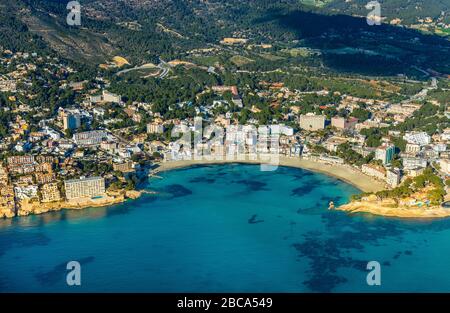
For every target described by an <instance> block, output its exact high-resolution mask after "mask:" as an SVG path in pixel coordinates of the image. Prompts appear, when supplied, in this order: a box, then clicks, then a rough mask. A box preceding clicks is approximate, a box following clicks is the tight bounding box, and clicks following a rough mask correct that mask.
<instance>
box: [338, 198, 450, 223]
mask: <svg viewBox="0 0 450 313" xmlns="http://www.w3.org/2000/svg"><path fill="white" fill-rule="evenodd" d="M336 210H337V211H343V212H347V213H370V214H373V215H378V216H385V217H397V218H403V219H405V218H409V219H414V218H416V219H436V218H446V217H450V210H449V209H445V208H443V207H441V206H431V207H426V208H417V207H406V206H399V207H390V206H387V205H383V203H380V202H377V201H354V202H350V203H348V204H344V205H342V206H340V207H339V208H337V209H336Z"/></svg>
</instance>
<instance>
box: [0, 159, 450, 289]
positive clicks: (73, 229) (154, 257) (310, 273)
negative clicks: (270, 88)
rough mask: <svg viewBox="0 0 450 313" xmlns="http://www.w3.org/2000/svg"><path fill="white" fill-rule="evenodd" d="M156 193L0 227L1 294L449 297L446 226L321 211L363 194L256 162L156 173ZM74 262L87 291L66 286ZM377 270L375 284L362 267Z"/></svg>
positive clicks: (449, 255) (449, 254) (324, 178)
mask: <svg viewBox="0 0 450 313" xmlns="http://www.w3.org/2000/svg"><path fill="white" fill-rule="evenodd" d="M159 175H161V176H163V177H164V178H163V179H156V178H155V179H152V180H151V181H150V182H149V185H148V188H149V189H151V190H156V191H158V192H159V194H158V195H144V196H143V197H142V198H140V199H138V200H135V201H129V202H127V203H124V204H121V205H116V206H113V207H109V208H95V209H87V210H82V211H70V210H65V211H61V212H54V213H48V214H44V215H41V216H31V217H25V218H17V219H13V220H1V221H0V291H3V292H5V291H6V292H12V291H20V292H28V291H39V292H47V291H48V292H50V291H56V292H59V291H64V292H65V291H68V292H76V291H113V292H114V291H122V292H132V291H137V292H139V291H140V292H146V291H147V292H244V291H247V292H251V291H252V292H263V291H267V292H348V291H353V292H378V291H380V292H389V291H400V292H406V291H427V292H428V291H450V271H449V270H448V266H449V264H450V245H449V244H448V242H449V240H450V220H449V219H443V220H437V221H423V220H422V221H421V220H414V221H411V220H408V221H404V220H399V219H392V218H383V217H374V216H372V215H369V214H357V215H348V214H346V213H343V212H336V211H329V210H327V207H328V203H329V202H330V201H331V200H332V201H334V202H335V203H336V204H337V205H339V204H343V203H345V202H347V201H348V199H349V197H350V196H351V195H352V194H355V193H358V192H359V191H358V190H357V189H355V188H354V187H353V186H350V185H349V184H347V183H344V182H342V181H339V180H337V179H335V178H332V177H329V176H325V175H323V174H317V173H312V172H309V171H306V170H302V169H295V168H287V167H280V168H279V169H278V170H276V171H274V172H262V171H260V167H259V166H257V165H242V164H227V165H211V166H197V167H192V168H187V169H180V170H174V171H170V172H164V173H160V174H159ZM72 260H75V261H79V262H80V263H81V267H82V269H81V278H82V285H81V286H79V287H69V286H67V285H66V277H65V276H66V274H67V272H68V271H67V270H66V264H67V263H68V262H69V261H72ZM369 261H378V262H379V263H380V264H381V282H382V285H381V286H368V285H367V283H366V276H367V274H368V272H369V271H368V270H366V265H367V263H368V262H369Z"/></svg>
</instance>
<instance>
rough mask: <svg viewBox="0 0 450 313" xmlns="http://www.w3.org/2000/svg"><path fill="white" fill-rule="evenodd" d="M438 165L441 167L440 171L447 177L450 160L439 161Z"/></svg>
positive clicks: (449, 172)
mask: <svg viewBox="0 0 450 313" xmlns="http://www.w3.org/2000/svg"><path fill="white" fill-rule="evenodd" d="M439 165H440V166H441V171H442V172H444V173H445V174H447V175H450V160H448V159H441V160H440V161H439Z"/></svg>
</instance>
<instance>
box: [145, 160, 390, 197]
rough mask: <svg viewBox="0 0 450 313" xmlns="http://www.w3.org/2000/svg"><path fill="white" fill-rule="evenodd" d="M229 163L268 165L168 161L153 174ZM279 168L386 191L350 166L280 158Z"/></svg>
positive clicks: (368, 190) (250, 161)
mask: <svg viewBox="0 0 450 313" xmlns="http://www.w3.org/2000/svg"><path fill="white" fill-rule="evenodd" d="M227 163H243V164H268V162H264V161H261V160H249V159H248V158H246V159H243V160H237V159H234V160H226V159H225V160H205V159H202V160H182V161H167V162H161V163H159V164H158V165H159V167H157V168H156V169H154V170H153V174H157V173H160V172H164V171H169V170H173V169H179V168H186V167H190V166H194V165H210V164H227ZM279 166H286V167H293V168H301V169H306V170H309V171H312V172H318V173H322V174H325V175H328V176H332V177H335V178H338V179H340V180H342V181H344V182H346V183H348V184H351V185H353V186H355V187H356V188H358V189H359V190H361V191H363V192H377V191H380V190H384V189H386V188H385V184H384V183H383V182H380V181H377V180H375V179H373V178H371V177H369V176H367V175H365V174H363V173H362V172H359V171H357V170H356V169H354V168H352V167H351V166H349V165H340V164H333V165H330V164H326V163H321V162H316V161H311V160H305V159H299V158H289V157H280V159H279Z"/></svg>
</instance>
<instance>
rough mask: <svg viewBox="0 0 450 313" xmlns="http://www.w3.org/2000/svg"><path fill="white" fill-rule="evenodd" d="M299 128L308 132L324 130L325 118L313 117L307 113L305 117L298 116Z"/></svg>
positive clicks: (321, 116)
mask: <svg viewBox="0 0 450 313" xmlns="http://www.w3.org/2000/svg"><path fill="white" fill-rule="evenodd" d="M300 128H302V129H305V130H309V131H317V130H320V129H324V128H325V116H324V115H315V114H312V113H308V114H306V115H300Z"/></svg>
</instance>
